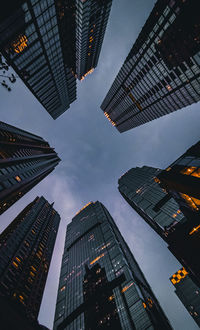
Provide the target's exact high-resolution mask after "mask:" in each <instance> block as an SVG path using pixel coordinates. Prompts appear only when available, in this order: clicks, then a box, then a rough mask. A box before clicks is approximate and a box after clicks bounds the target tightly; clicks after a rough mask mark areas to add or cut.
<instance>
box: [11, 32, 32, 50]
mask: <svg viewBox="0 0 200 330" xmlns="http://www.w3.org/2000/svg"><path fill="white" fill-rule="evenodd" d="M27 42H28V39H27V37H26V36H25V35H20V36H19V37H18V38H17V39H16V40H15V41H13V42H12V45H11V46H12V48H13V50H14V51H15V53H21V52H22V51H23V50H24V49H25V48H26V47H27V46H28V45H27Z"/></svg>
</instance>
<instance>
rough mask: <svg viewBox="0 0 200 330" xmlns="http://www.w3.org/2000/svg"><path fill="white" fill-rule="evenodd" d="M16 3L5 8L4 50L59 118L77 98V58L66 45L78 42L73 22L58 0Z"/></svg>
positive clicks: (1, 21)
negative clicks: (75, 66)
mask: <svg viewBox="0 0 200 330" xmlns="http://www.w3.org/2000/svg"><path fill="white" fill-rule="evenodd" d="M14 2H15V3H14V4H13V1H10V0H8V1H6V2H5V3H4V6H3V8H2V9H1V15H0V51H1V52H2V54H3V56H4V57H5V58H6V60H7V61H8V63H9V64H11V65H12V67H13V69H14V70H15V71H16V73H17V75H18V76H19V77H20V78H21V79H22V80H23V82H24V83H25V85H26V86H27V87H28V88H29V89H30V91H31V92H32V93H33V94H34V96H35V97H36V98H37V99H38V101H39V102H40V103H41V104H42V105H43V107H44V108H45V109H46V110H47V111H48V113H49V114H50V115H51V117H52V118H53V119H56V118H58V117H59V116H60V115H61V114H62V113H63V112H65V111H66V110H67V109H68V108H69V106H70V104H71V103H72V102H73V101H74V100H75V99H76V78H75V77H74V75H73V73H72V70H71V68H72V66H73V65H72V63H73V61H74V62H75V56H76V55H75V51H74V53H73V55H72V54H71V53H70V51H69V50H68V52H66V44H67V45H68V48H69V47H71V49H72V50H73V43H75V40H73V28H74V25H73V20H69V18H68V16H67V15H66V22H63V20H65V16H64V15H62V13H61V12H60V11H59V8H60V7H57V6H58V4H57V2H56V1H54V0H27V1H24V0H17V1H14ZM67 12H68V11H67ZM69 13H70V14H71V9H70V8H69ZM70 23H71V24H72V25H71V26H69V24H70ZM63 28H65V31H63ZM69 30H70V31H69ZM74 38H75V35H74ZM69 43H70V45H69ZM72 57H73V59H72Z"/></svg>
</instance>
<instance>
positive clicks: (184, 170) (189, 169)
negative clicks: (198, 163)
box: [181, 166, 196, 175]
mask: <svg viewBox="0 0 200 330" xmlns="http://www.w3.org/2000/svg"><path fill="white" fill-rule="evenodd" d="M194 170H196V167H195V166H190V167H185V168H184V169H183V170H181V174H185V175H190V174H191V173H192V172H194Z"/></svg>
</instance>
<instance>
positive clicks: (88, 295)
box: [83, 264, 125, 330]
mask: <svg viewBox="0 0 200 330" xmlns="http://www.w3.org/2000/svg"><path fill="white" fill-rule="evenodd" d="M114 281H115V280H114ZM123 281H125V277H123V278H122V280H121V283H120V282H119V283H118V285H119V284H122V283H123ZM115 287H117V285H116V286H115V285H114V286H112V284H110V283H109V281H108V279H107V276H106V272H105V268H101V266H100V265H99V264H96V265H94V266H93V267H92V268H91V269H89V268H88V267H86V275H85V276H84V281H83V299H84V301H85V303H86V304H88V307H89V308H87V309H86V310H85V314H84V318H85V328H86V329H88V330H94V329H116V330H121V329H122V327H121V324H120V320H119V316H118V313H117V306H116V303H115V300H114V296H113V289H114V288H115ZM94 315H95V317H94Z"/></svg>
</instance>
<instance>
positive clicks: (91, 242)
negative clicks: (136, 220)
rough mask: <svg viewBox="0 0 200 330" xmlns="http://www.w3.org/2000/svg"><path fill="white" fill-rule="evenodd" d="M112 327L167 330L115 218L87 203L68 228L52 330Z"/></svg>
mask: <svg viewBox="0 0 200 330" xmlns="http://www.w3.org/2000/svg"><path fill="white" fill-rule="evenodd" d="M95 279H96V281H95ZM99 287H101V288H102V290H100V292H101V294H100V296H99V295H98V294H97V292H98V290H99ZM91 301H92V304H91ZM109 301H112V304H111V305H109V308H108V309H106V310H105V309H104V306H103V305H104V304H108V303H109ZM94 306H96V311H95V308H94ZM94 311H95V315H93V314H94ZM91 315H92V316H93V319H95V318H96V319H97V321H98V322H97V324H96V325H95V328H94V326H92V325H91V324H92V323H91V322H92V320H91ZM110 322H116V329H140V330H142V329H171V326H170V324H169V322H168V320H167V318H166V317H165V314H164V313H163V311H162V309H161V307H160V305H159V303H158V301H157V299H156V297H155V296H154V294H153V292H152V290H151V288H150V286H149V284H148V282H147V281H146V279H145V277H144V275H143V273H142V272H141V270H140V268H139V266H138V264H137V262H136V260H135V259H134V257H133V255H132V253H131V252H130V250H129V248H128V246H127V244H126V242H125V241H124V239H123V237H122V235H121V233H120V231H119V230H118V228H117V226H116V224H115V222H114V220H113V218H112V217H111V215H110V214H109V212H108V211H107V209H106V208H105V207H104V206H103V205H102V204H101V203H100V202H95V203H93V202H91V203H89V204H87V205H86V206H85V207H84V208H83V209H81V210H80V211H79V212H78V213H77V214H76V216H75V217H74V218H73V219H72V222H71V223H70V224H69V225H68V227H67V233H66V241H65V247H64V253H63V259H62V266H61V273H60V281H59V288H58V296H57V304H56V311H55V319H54V329H59V330H61V329H65V330H70V329H77V330H78V329H79V330H80V329H82V330H83V329H96V327H97V328H99V329H105V328H107V327H108V328H109V326H110ZM88 327H89V328H88Z"/></svg>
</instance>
